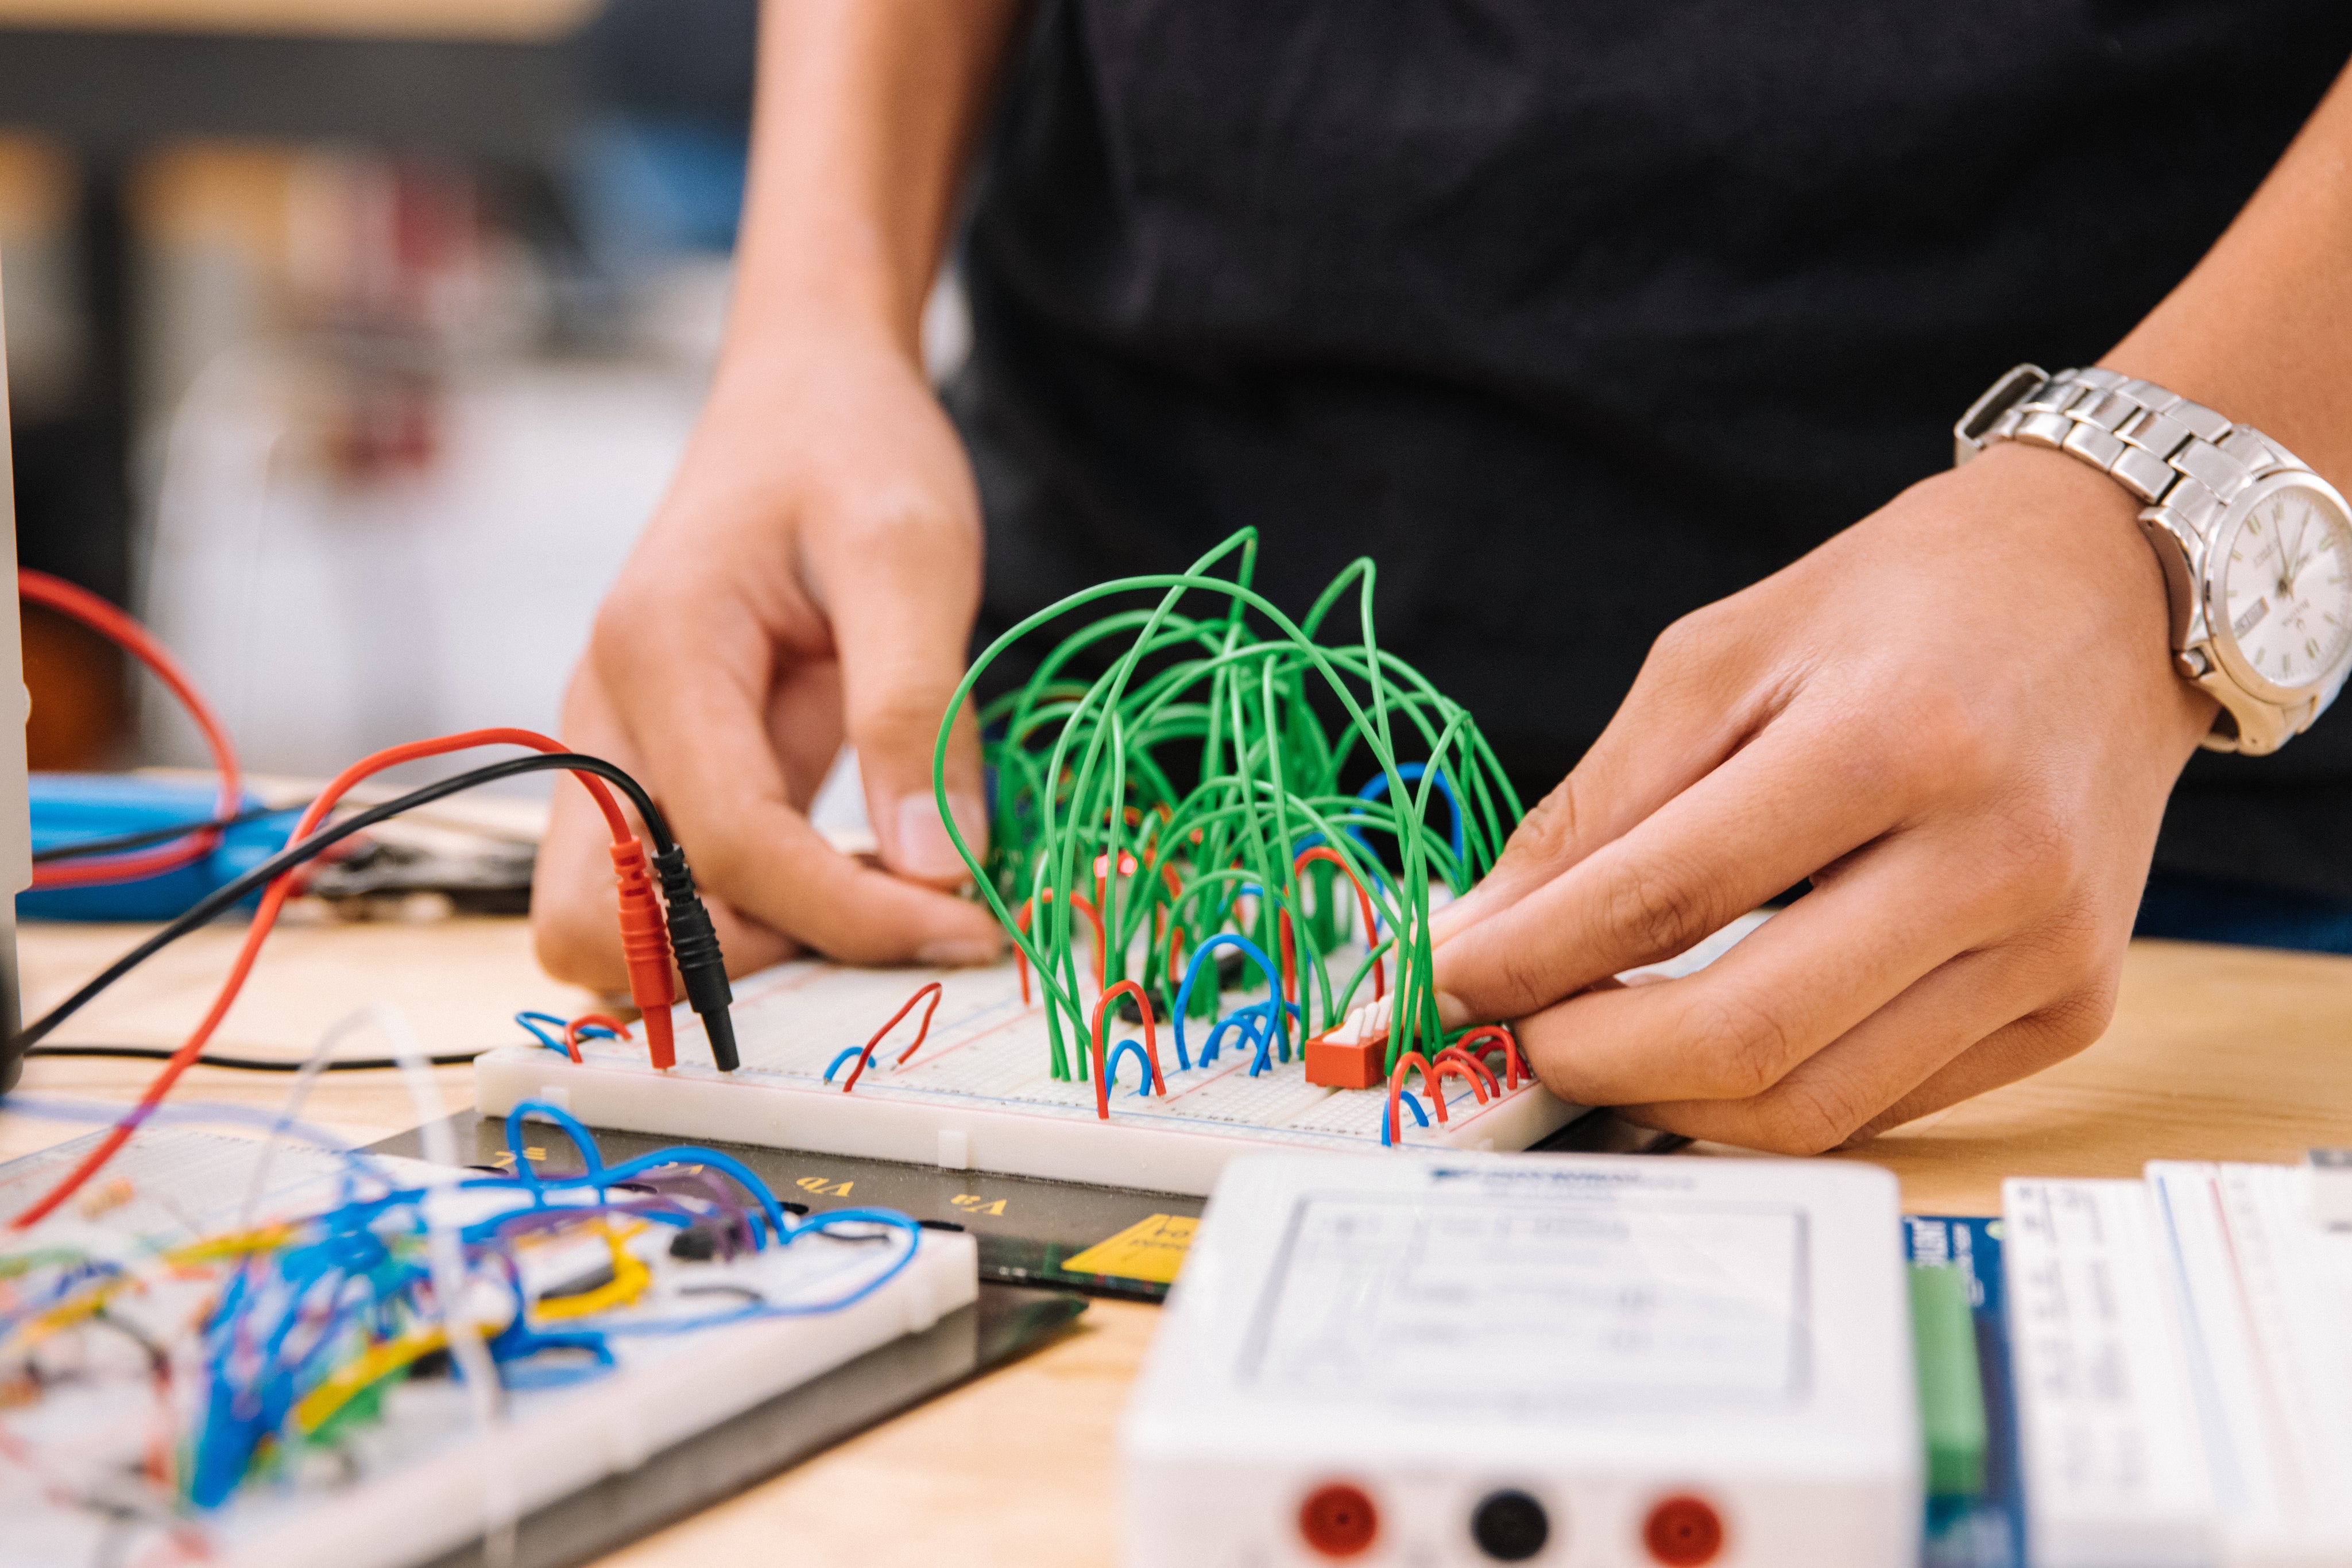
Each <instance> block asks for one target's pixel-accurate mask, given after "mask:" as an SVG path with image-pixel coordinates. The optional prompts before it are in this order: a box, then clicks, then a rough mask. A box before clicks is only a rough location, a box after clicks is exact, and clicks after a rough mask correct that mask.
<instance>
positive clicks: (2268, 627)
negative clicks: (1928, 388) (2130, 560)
mask: <svg viewBox="0 0 2352 1568" xmlns="http://www.w3.org/2000/svg"><path fill="white" fill-rule="evenodd" d="M1996 441H2021V442H2024V443H2026V444H2029V445H2033V446H2050V447H2055V448H2056V449H2057V450H2059V451H2061V452H2063V453H2066V454H2067V455H2070V456H2074V457H2076V458H2079V459H2081V460H2082V461H2083V462H2085V463H2088V464H2089V465H2091V466H2093V467H2094V468H2096V469H2098V470H2100V471H2101V472H2102V473H2105V474H2106V475H2108V476H2111V477H2112V478H2114V480H2115V481H2116V483H2117V484H2119V485H2121V486H2123V487H2124V488H2125V489H2126V490H2129V491H2130V492H2131V493H2132V494H2133V495H2135V496H2137V497H2139V498H2140V499H2141V500H2142V501H2145V502H2146V503H2147V507H2146V508H2145V509H2144V510H2142V511H2141V513H2140V515H2139V520H2140V527H2141V528H2144V529H2145V530H2146V531H2147V538H2148V542H2149V543H2150V544H2152V545H2154V546H2155V547H2156V553H2157V559H2159V560H2160V561H2162V562H2163V563H2164V580H2165V585H2166V587H2167V589H2168V591H2170V594H2171V598H2172V647H2173V663H2174V664H2176V665H2177V666H2178V667H2179V671H2180V674H2181V675H2182V676H2183V677H2184V678H2185V679H2187V680H2189V681H2191V682H2193V683H2195V684H2196V685H2199V686H2201V687H2202V688H2204V689H2205V690H2206V691H2208V692H2210V693H2211V694H2212V695H2214V696H2215V697H2217V698H2219V699H2220V700H2221V713H2220V714H2219V715H2218V716H2216V717H2215V719H2214V721H2213V731H2212V733H2211V734H2210V735H2209V736H2207V737H2205V745H2206V746H2207V747H2210V748H2211V749H2213V750H2215V751H2245V752H2267V751H2276V750H2277V749H2278V748H2279V747H2282V746H2284V745H2285V744H2286V743H2287V741H2288V739H2289V738H2290V737H2294V736H2297V735H2300V734H2302V733H2303V732H2304V731H2305V730H2306V729H2309V728H2310V727H2311V722H2312V720H2314V719H2315V718H2317V717H2318V716H2320V714H2322V713H2323V712H2325V711H2326V707H2327V705H2328V704H2329V703H2331V702H2334V701H2335V700H2336V692H2337V691H2338V690H2339V689H2341V688H2342V686H2343V685H2344V677H2345V674H2347V671H2352V508H2347V507H2346V506H2345V503H2344V497H2342V496H2340V495H2338V494H2337V493H2336V488H2335V486H2331V485H2330V484H2328V483H2327V481H2326V480H2325V479H2322V478H2321V477H2319V476H2318V475H2316V474H2314V473H2313V472H2312V471H2311V470H2310V469H2309V468H2307V467H2305V465H2303V464H2302V463H2301V462H2300V461H2298V460H2297V459H2296V457H2295V456H2294V454H2293V453H2291V452H2289V451H2287V449H2286V448H2284V446H2281V445H2280V444H2278V443H2277V442H2275V441H2273V440H2271V439H2270V438H2269V437H2268V436H2265V435H2263V434H2262V433H2261V432H2260V431H2258V430H2256V429H2254V428H2253V427H2252V425H2246V424H2232V423H2230V422H2229V421H2228V420H2227V419H2224V418H2223V417H2222V416H2221V415H2220V414H2218V413H2214V412H2213V411H2212V410H2211V409H2210V408H2207V407H2206V406H2205V405H2204V404H2202V403H2196V402H2189V400H2188V399H2186V398H2183V397H2179V396H2177V395H2175V394H2174V393H2172V392H2167V391H2165V390H2164V389H2163V388H2162V387H2160V386H2158V385H2157V384H2155V383H2154V382H2144V381H2137V380H2134V379H2132V378H2130V377H2128V376H2122V375H2118V374H2116V372H2115V371H2103V370H2087V371H2059V372H2058V373H2057V374H2056V375H2054V376H2053V375H2052V374H2050V373H2049V372H2048V371H2044V370H2042V368H2041V367H2040V366H2038V365H2020V366H2018V367H2017V368H2016V369H2015V370H2013V371H2010V372H2009V373H2008V374H2007V375H2005V376H2003V377H2001V378H2000V380H1999V381H1997V382H1994V383H1993V384H1992V386H1991V387H1990V389H1989V390H1987V392H1985V394H1984V396H1982V397H1980V398H1979V399H1977V401H1976V402H1975V403H1974V404H1973V405H1971V406H1970V407H1969V412H1968V413H1965V414H1963V415H1961V416H1960V422H1959V423H1958V424H1956V425H1954V426H1953V427H1952V459H1953V461H1954V462H1955V463H1956V464H1958V463H1966V462H1967V461H1968V460H1969V458H1971V457H1973V456H1975V455H1977V454H1978V453H1979V452H1981V451H1983V450H1984V449H1985V448H1986V447H1987V446H1988V445H1990V444H1992V443H1993V442H1996Z"/></svg>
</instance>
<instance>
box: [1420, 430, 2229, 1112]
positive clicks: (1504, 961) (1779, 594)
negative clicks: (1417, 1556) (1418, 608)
mask: <svg viewBox="0 0 2352 1568" xmlns="http://www.w3.org/2000/svg"><path fill="white" fill-rule="evenodd" d="M2136 508H2137V503H2135V502H2134V501H2133V500H2132V499H2131V497H2129V496H2128V495H2126V493H2125V491H2124V490H2123V488H2122V487H2121V486H2118V485H2116V483H2115V482H2114V481H2113V480H2110V479H2108V478H2106V477H2105V476H2101V475H2099V474H2097V473H2095V472H2093V471H2092V470H2091V469H2089V468H2087V467H2085V466H2084V465H2080V464H2078V463H2076V462H2075V461H2074V459H2073V458H2071V457H2068V456H2064V455H2061V454H2058V453H2054V452H2042V451H2035V450H2032V449H2031V448H2025V447H2016V446H2003V447H1997V448H1995V449H1994V450H1992V451H1990V452H1989V453H1987V454H1986V455H1984V456H1982V457H1980V458H1979V459H1978V460H1977V461H1975V462H1973V463H1971V464H1970V465H1969V466H1968V467H1966V468H1964V469H1959V470H1957V471H1955V472H1952V473H1949V474H1945V475H1941V476H1937V477H1936V478H1933V479H1930V480H1927V481H1926V482H1925V483H1923V484H1920V485H1917V486H1913V487H1912V488H1911V489H1909V490H1907V491H1906V492H1905V493H1904V494H1903V495H1901V496H1899V497H1896V498H1895V500H1894V501H1893V502H1891V503H1889V504H1888V505H1887V506H1886V507H1883V508H1882V509H1880V510H1879V511H1878V512H1876V513H1874V514H1873V515H1872V516H1871V517H1867V518H1864V520H1863V521H1862V522H1860V523H1858V524H1856V525H1855V526H1854V527H1853V528H1849V529H1847V530H1846V531H1845V532H1843V533H1842V534H1840V535H1839V536H1837V537H1836V538H1832V539H1831V540H1830V541H1829V542H1828V543H1827V544H1825V545H1823V546H1822V547H1821V548H1820V549H1816V550H1814V551H1813V552H1812V553H1811V554H1810V555H1808V556H1806V557H1805V558H1804V559H1801V560H1799V561H1797V562H1796V563H1795V564H1794V565H1792V566H1790V567H1789V568H1787V569H1786V570H1782V571H1780V572H1778V573H1775V574H1774V575H1773V576H1771V577H1769V578H1768V579H1766V580H1763V581H1762V582H1759V583H1758V584H1756V585H1755V586H1754V587H1752V588H1749V589H1748V590H1746V591H1743V592H1740V593H1738V594H1735V595H1733V596H1732V597H1731V598H1729V599H1727V600H1724V601H1721V602H1719V603H1717V604H1713V605H1710V606H1708V607H1707V608H1706V609H1704V610H1701V611H1698V612H1696V613H1694V614H1692V615H1689V616H1687V617H1685V619H1683V620H1682V621H1679V622H1676V623H1675V625H1673V626H1672V627H1669V628H1668V629H1667V631H1666V632H1665V633H1664V635H1663V636H1661V637H1660V638H1659V639H1658V642H1657V644H1656V646H1655V648H1654V650H1653V651H1652V653H1651V655H1650V658H1649V660H1648V662H1647V663H1646V664H1644V665H1643V670H1642V673H1641V674H1640V676H1639V678H1638V679H1636V680H1635V682H1634V684H1633V690H1632V691H1631V692H1630V693H1629V694H1628V695H1627V696H1626V699H1625V702H1624V705H1623V706H1622V707H1621V708H1620V709H1619V711H1618V713H1617V716H1616V717H1615V718H1614V719H1612V721H1611V723H1610V725H1609V727H1608V729H1607V730H1606V731H1605V732H1604V733H1603V734H1602V736H1601V738H1600V740H1599V741H1597V742H1596V743H1595V744H1594V746H1593V747H1592V749H1591V752H1590V753H1588V754H1587V755H1586V757H1585V758H1584V759H1583V760H1582V761H1581V762H1580V764H1579V765H1578V767H1577V768H1576V770H1575V771H1574V772H1573V773H1571V774H1570V775H1569V777H1568V779H1567V780H1566V781H1565V782H1564V783H1562V784H1561V785H1560V786H1559V788H1558V789H1555V790H1554V791H1553V792H1552V793H1551V794H1550V795H1549V797H1548V798H1546V799H1545V800H1544V801H1543V802H1542V803H1541V804H1540V805H1539V806H1538V807H1537V809H1536V810H1534V811H1533V812H1532V813H1531V814H1530V815H1529V816H1528V819H1527V821H1524V822H1523V823H1521V824H1520V826H1519V829H1518V831H1517V832H1516V833H1515V834H1513V836H1512V838H1511V841H1510V843H1509V845H1508V846H1507V849H1506V851H1505V852H1504V854H1503V856H1502V858H1501V861H1500V862H1499V863H1498V864H1497V865H1496V868H1495V870H1494V872H1493V873H1491V874H1490V875H1489V876H1488V877H1487V878H1486V880H1485V882H1483V883H1480V884H1479V886H1478V887H1477V888H1475V890H1473V891H1472V892H1471V893H1470V894H1469V895H1468V896H1466V897H1465V898H1464V899H1463V900H1462V901H1460V902H1459V903H1457V904H1454V906H1453V907H1452V908H1450V909H1448V910H1446V911H1445V912H1444V914H1443V915H1440V916H1439V918H1438V921H1437V923H1436V931H1435V936H1436V938H1437V941H1438V943H1439V946H1438V948H1437V955H1436V967H1435V980H1436V984H1437V987H1438V990H1439V993H1440V996H1439V1010H1440V1014H1441V1017H1442V1018H1443V1019H1444V1022H1445V1023H1446V1025H1447V1027H1449V1028H1452V1027H1456V1026H1458V1025H1460V1024H1462V1023H1465V1022H1468V1021H1471V1020H1473V1019H1494V1018H1508V1019H1517V1029H1518V1034H1519V1039H1520V1040H1521V1041H1522V1043H1523V1045H1524V1048H1525V1050H1526V1051H1527V1055H1528V1060H1529V1062H1530V1063H1531V1065H1532V1066H1533V1067H1534V1069H1535V1071H1536V1072H1537V1074H1538V1076H1539V1077H1540V1078H1541V1079H1542V1080H1543V1082H1545V1083H1546V1084H1548V1085H1549V1087H1550V1088H1551V1089H1552V1090H1553V1091H1555V1092H1558V1093H1559V1095H1560V1096H1561V1097H1563V1098H1564V1099H1567V1100H1570V1101H1572V1102H1575V1103H1581V1104H1589V1105H1616V1106H1621V1107H1625V1108H1626V1109H1627V1113H1628V1114H1630V1115H1631V1116H1632V1117H1633V1119H1634V1120H1636V1121H1639V1122H1642V1123H1645V1124H1650V1125H1653V1126H1656V1127H1660V1128H1664V1129H1666V1130H1668V1131H1672V1132H1676V1133H1683V1134H1689V1135H1691V1136H1694V1137H1700V1138H1711V1139H1719V1140H1722V1141H1725V1142H1728V1143H1734V1144H1740V1145H1748V1146H1749V1147H1754V1148H1763V1149H1774V1150H1783V1151H1789V1152H1805V1153H1810V1152H1815V1151H1819V1150H1822V1149H1827V1148H1830V1147H1832V1146H1834V1145H1839V1144H1841V1143H1844V1142H1846V1141H1847V1140H1849V1139H1852V1138H1853V1137H1855V1136H1857V1135H1865V1134H1870V1133H1874V1132H1876V1131H1878V1130H1880V1129H1882V1128H1885V1127H1888V1126H1891V1125H1893V1124H1896V1123H1898V1122H1902V1121H1906V1120H1908V1119H1909V1118H1911V1117H1914V1116H1917V1115H1920V1114H1922V1113H1926V1112H1928V1111H1931V1110H1934V1109H1937V1108H1938V1107H1940V1106H1943V1105H1948V1104H1949V1103H1953V1102H1954V1101H1957V1100H1960V1099H1964V1098H1966V1097H1967V1096H1969V1095H1971V1094H1975V1093H1978V1092H1981V1091H1983V1090H1986V1089H1989V1088H1991V1087H1993V1086H1994V1085H1996V1084H1999V1083H2003V1082H2008V1081H2009V1080H2011V1079H2014V1078H2018V1077H2021V1076H2023V1075H2024V1074H2026V1073H2029V1072H2032V1071H2035V1070H2036V1069H2039V1068H2041V1067H2043V1066H2046V1065H2048V1064H2049V1063H2051V1062H2053V1061H2058V1060H2059V1059H2061V1058H2062V1057H2064V1056H2067V1055H2069V1054H2071V1053H2072V1052H2074V1051H2078V1050H2080V1049H2081V1048H2082V1047H2084V1046H2085V1045H2087V1044H2089V1043H2090V1042H2091V1041H2092V1040H2095V1039H2096V1038H2097V1036H2098V1035H2099V1033H2100V1032H2101V1030H2104V1029H2105V1025H2106V1020H2107V1019H2108V1017H2109V1016H2110V1015H2111V1013H2112V1012H2113V1010H2114V1006H2115V996H2116V978H2117V975H2118V973H2119V970H2120V967H2121V964H2122V958H2123V951H2124V946H2125V943H2126V940H2127V939H2128V937H2129V936H2130V933H2131V925H2132V918H2133V915H2134V913H2135V911H2136V909H2137V905H2138V901H2139V895H2140V891H2141V887H2142V885H2143V883H2145V882H2146V880H2147V868H2148V861H2149V857H2150V855H2151V853H2152V852H2153V850H2154V846H2155V842H2156V833H2157V827H2158V822H2159V821H2160V820H2161V818H2162V816H2163V812H2164V803H2165V799H2166V797H2167V795H2168V793H2169V792H2170V790H2171V788H2172V784H2173V780H2174V779H2175V778H2176V777H2178V775H2179V771H2180V768H2181V767H2182V766H2183V764H2184V763H2186V761H2187V760H2188V758H2189V754H2190V752H2191V751H2193V750H2194V749H2195V747H2196V744H2197V741H2198V738H2199V737H2200V736H2202V735H2203V734H2204V733H2205V731H2206V729H2207V727H2208V726H2209V725H2210V721H2211V719H2212V716H2213V712H2214V705H2213V703H2212V701H2211V699H2210V698H2208V697H2206V696H2204V695H2202V694H2200V693H2198V692H2196V691H2194V690H2193V689H2192V688H2190V687H2189V685H2187V684H2186V683H2185V682H2183V681H2182V680H2180V678H2179V676H2178V675H2176V674H2174V673H2173V668H2172V662H2171V653H2170V646H2169V641H2168V610H2167V603H2166V597H2165V591H2164V586H2163V580H2162V576H2161V571H2160V569H2159V567H2158V562H2157V560H2156V558H2155V555H2154V553H2153V552H2152V551H2151V550H2150V549H2149V548H2148V546H2147V542H2146V541H2145V539H2144V538H2142V536H2141V534H2140V531H2139V528H2138V525H2137V521H2136V518H2135V512H2136ZM1808 877H1810V878H1811V880H1812V883H1813V891H1812V892H1811V893H1810V894H1808V895H1807V896H1805V897H1804V898H1801V899H1800V900H1798V901H1797V902H1796V903H1795V904H1792V905H1791V906H1790V907H1789V908H1788V909H1787V910H1786V911H1784V912H1783V913H1782V914H1780V915H1779V916H1777V917H1776V918H1775V919H1773V920H1772V921H1770V922H1769V924H1767V925H1764V926H1763V927H1762V928H1760V929H1759V930H1758V931H1757V932H1756V933H1755V934H1754V935H1752V936H1748V938H1747V939H1746V940H1745V941H1743V942H1741V943H1740V944H1739V945H1738V946H1736V947H1734V948H1732V949H1731V951H1730V952H1729V953H1727V954H1726V955H1725V956H1723V957H1721V958H1719V959H1718V960H1717V961H1716V962H1715V963H1714V964H1713V965H1711V966H1710V967H1707V968H1706V969H1703V970H1701V971H1699V972H1698V973H1697V974H1695V975H1692V976H1688V977H1683V978H1680V979H1674V980H1666V981H1662V982H1659V983H1654V984H1650V985H1640V986H1633V987H1626V988H1620V987H1616V986H1614V985H1612V984H1609V983H1608V981H1609V977H1611V976H1612V975H1614V974H1616V973H1617V972H1618V971H1620V970H1623V969H1627V968H1630V967H1635V966H1637V965H1642V964H1647V963H1652V962H1655V961H1657V960H1659V959H1663V958H1666V957H1669V956H1673V955H1674V954H1675V953H1678V952H1680V951H1682V950H1683V949H1685V948H1686V947H1688V946H1691V945H1692V944H1693V943H1695V942H1696V941H1698V940H1699V939H1700V938H1702V937H1704V936H1707V935H1708V934H1709V933H1711V932H1714V931H1716V930H1718V929H1720V928H1721V927H1722V926H1724V925H1727V924H1728V923H1729V922H1730V921H1731V920H1732V919H1733V918H1735V917H1736V916H1738V915H1741V914H1742V913H1744V912H1746V911H1747V910H1748V909H1750V908H1753V907H1754V906H1755V905H1757V904H1759V903H1761V902H1762V901H1763V900H1765V899H1767V898H1769V897H1771V896H1772V895H1773V894H1777V893H1779V892H1780V891H1781V890H1782V889H1784V888H1787V887H1790V886H1791V885H1793V884H1795V883H1799V882H1801V881H1803V880H1805V879H1806V878H1808ZM1594 987H1597V988H1594ZM1587 988H1594V989H1591V990H1588V989H1587Z"/></svg>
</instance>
